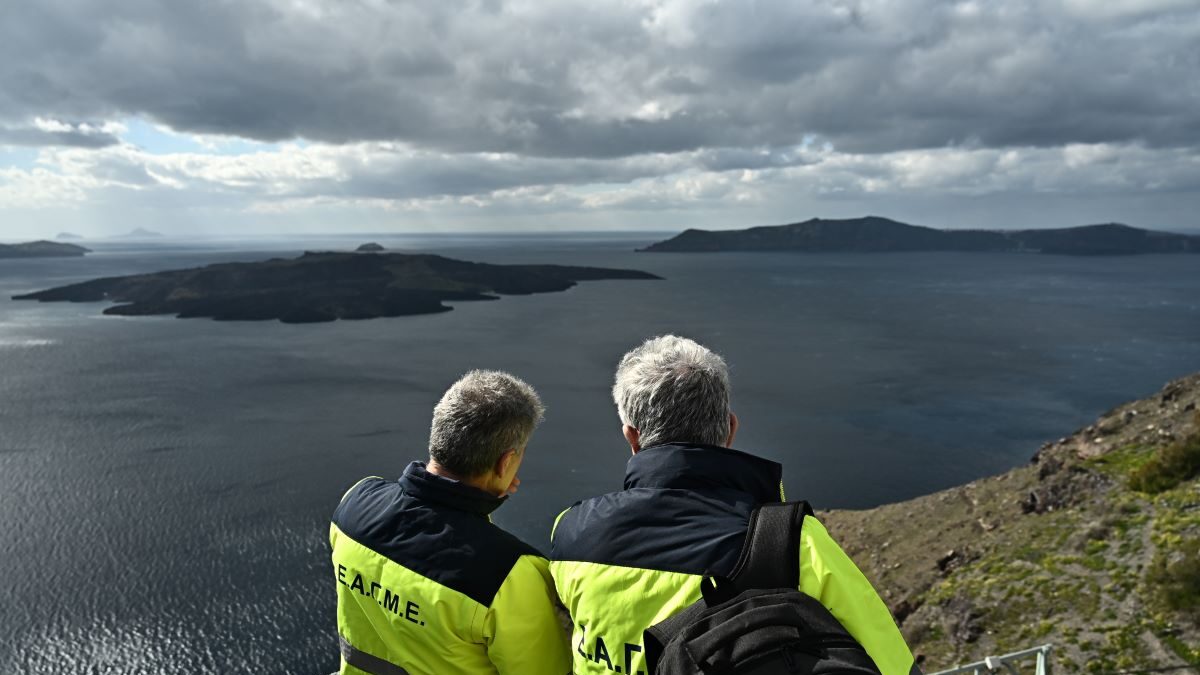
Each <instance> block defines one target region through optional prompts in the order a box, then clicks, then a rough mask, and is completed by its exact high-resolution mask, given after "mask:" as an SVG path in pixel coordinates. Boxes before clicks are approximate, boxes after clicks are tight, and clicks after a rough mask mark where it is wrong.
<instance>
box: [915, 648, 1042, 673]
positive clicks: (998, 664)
mask: <svg viewBox="0 0 1200 675" xmlns="http://www.w3.org/2000/svg"><path fill="white" fill-rule="evenodd" d="M1053 648H1054V645H1042V646H1040V647H1033V648H1032V649H1023V650H1021V651H1019V652H1013V653H1011V654H1005V655H1003V656H989V657H987V658H985V659H984V660H982V661H977V662H975V663H968V664H967V665H965V666H955V667H954V668H951V669H950V670H942V671H939V672H936V673H932V675H960V674H966V673H970V675H989V674H990V673H999V672H1002V671H1001V669H1002V668H1003V669H1004V671H1006V672H1008V673H1009V674H1010V675H1021V672H1022V671H1020V670H1018V669H1017V662H1018V661H1027V660H1028V659H1029V658H1030V657H1034V658H1035V660H1034V667H1035V670H1034V671H1033V673H1034V675H1050V650H1051V649H1053ZM1026 672H1027V671H1026Z"/></svg>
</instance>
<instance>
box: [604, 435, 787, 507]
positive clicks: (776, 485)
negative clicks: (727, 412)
mask: <svg viewBox="0 0 1200 675" xmlns="http://www.w3.org/2000/svg"><path fill="white" fill-rule="evenodd" d="M782 478H783V466H781V465H780V464H779V463H777V462H772V461H771V460H769V459H763V458H762V457H755V456H754V455H751V454H749V453H745V452H741V451H740V450H734V449H732V448H722V447H720V446H716V445H696V444H691V443H667V444H665V445H655V446H653V447H649V448H642V449H641V450H640V451H639V452H638V453H637V454H636V455H634V456H633V457H631V458H630V459H629V463H628V464H626V466H625V489H627V490H628V489H629V488H639V487H640V488H647V487H648V488H675V489H681V490H705V489H708V490H711V489H714V488H725V489H733V490H739V491H741V492H745V493H748V494H750V495H751V496H752V497H754V500H755V502H756V503H760V504H761V503H766V502H777V501H780V499H781V493H780V481H781V480H782Z"/></svg>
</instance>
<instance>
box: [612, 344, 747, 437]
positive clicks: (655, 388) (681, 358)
mask: <svg viewBox="0 0 1200 675" xmlns="http://www.w3.org/2000/svg"><path fill="white" fill-rule="evenodd" d="M613 401H615V402H616V404H617V414H618V415H620V416H621V422H622V423H624V424H627V425H629V426H631V427H633V428H635V429H637V430H638V436H639V438H638V442H639V444H640V445H641V446H642V447H644V448H647V447H650V446H653V445H661V444H663V443H700V444H704V445H724V444H725V443H726V442H728V440H729V368H728V367H727V366H726V365H725V360H724V359H722V358H721V357H720V356H718V355H717V354H715V353H714V352H712V351H711V350H709V349H707V348H706V347H704V346H703V345H700V344H698V343H696V342H695V341H693V340H689V339H687V338H683V337H679V336H676V335H662V336H659V337H655V338H651V339H649V340H646V341H645V342H644V343H642V344H641V346H639V347H637V348H635V349H633V350H631V351H630V352H629V353H628V354H626V355H625V356H624V357H623V358H622V359H621V364H620V365H619V366H617V376H616V381H615V383H614V384H613Z"/></svg>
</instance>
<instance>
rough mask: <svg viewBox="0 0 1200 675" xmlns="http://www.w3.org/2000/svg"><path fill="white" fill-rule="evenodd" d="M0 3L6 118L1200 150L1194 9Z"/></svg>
mask: <svg viewBox="0 0 1200 675" xmlns="http://www.w3.org/2000/svg"><path fill="white" fill-rule="evenodd" d="M4 12H5V18H4V20H3V21H2V22H0V124H6V125H8V127H9V128H18V127H22V126H23V125H24V126H27V123H28V120H30V119H32V118H34V117H43V118H53V119H72V120H79V119H82V120H93V121H97V122H98V121H101V120H106V119H119V118H122V117H125V116H138V115H143V116H147V117H149V118H151V119H153V120H155V121H158V122H161V123H164V124H166V125H169V126H170V127H172V128H174V129H176V130H180V131H187V132H198V133H214V134H227V135H234V136H241V137H246V138H253V139H259V140H268V141H276V140H282V139H289V138H295V137H304V138H308V139H314V140H321V141H330V142H335V143H342V142H352V141H358V140H399V141H405V142H408V143H412V144H414V145H415V146H418V147H422V148H426V149H432V150H439V151H445V152H454V153H460V152H512V153H518V154H522V155H532V156H543V157H563V158H569V157H590V158H613V157H623V156H628V155H636V154H641V153H674V152H680V151H689V150H696V149H701V148H778V147H791V146H795V145H798V144H800V143H801V142H802V140H803V139H804V138H805V137H806V136H815V137H818V138H819V139H821V140H822V141H825V140H827V141H830V142H832V143H834V145H835V146H836V147H837V148H838V149H839V150H844V151H850V152H868V153H875V152H886V151H893V150H903V149H915V148H929V147H939V146H945V145H948V144H952V145H965V146H971V147H1008V146H1056V145H1062V144H1066V143H1072V142H1083V143H1096V142H1140V143H1145V144H1147V145H1150V146H1156V147H1187V146H1193V145H1196V144H1197V142H1198V139H1200V122H1198V121H1197V119H1198V116H1197V115H1196V114H1195V111H1196V110H1197V109H1200V87H1198V86H1197V78H1196V76H1195V73H1196V72H1200V49H1196V45H1197V41H1198V40H1200V12H1198V11H1197V10H1196V8H1195V4H1194V2H1191V1H1189V0H1181V1H1179V2H1174V1H1172V0H1140V1H1139V0H1105V1H1104V2H1101V1H1100V0H1096V1H1095V2H1093V1H1091V0H1045V1H1041V0H1009V1H1007V2H983V1H979V2H965V1H964V2H947V1H943V0H903V1H895V2H881V1H870V0H842V1H838V0H829V1H825V2H795V1H793V0H753V1H750V0H748V1H746V2H726V3H719V2H717V3H709V2H685V1H679V2H676V1H674V0H663V1H662V2H651V1H649V0H647V1H646V2H642V3H621V4H606V3H594V2H578V3H570V2H557V3H531V4H519V3H502V2H498V1H496V2H471V1H466V0H451V1H441V0H439V1H432V0H427V1H421V2H409V3H383V2H375V1H373V0H360V1H358V2H338V3H334V2H318V1H316V0H288V1H286V2H285V1H284V0H278V1H272V2H266V1H244V2H233V1H228V0H227V1H220V2H205V3H193V2H168V1H166V0H159V1H150V0H127V1H125V2H121V3H100V2H89V1H87V0H42V1H39V2H26V3H11V6H10V7H7V8H6V9H5V10H4ZM61 140H64V141H65V140H69V139H61ZM75 140H80V141H82V140H84V139H81V138H77V139H75ZM87 140H88V141H89V142H93V143H100V141H101V140H102V139H101V138H100V137H98V136H97V137H95V138H90V139H87ZM106 140H107V139H106ZM0 142H4V141H3V140H2V139H0ZM10 142H12V141H10ZM766 156H768V157H769V156H770V152H768V153H767V155H766ZM718 164H719V163H718Z"/></svg>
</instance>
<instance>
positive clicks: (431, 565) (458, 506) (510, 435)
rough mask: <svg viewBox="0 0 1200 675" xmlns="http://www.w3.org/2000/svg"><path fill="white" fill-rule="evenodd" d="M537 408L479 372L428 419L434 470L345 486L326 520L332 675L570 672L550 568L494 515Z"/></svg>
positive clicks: (518, 390)
mask: <svg viewBox="0 0 1200 675" xmlns="http://www.w3.org/2000/svg"><path fill="white" fill-rule="evenodd" d="M542 412H543V408H542V402H541V400H540V399H538V395H537V393H535V392H534V390H533V388H532V387H530V386H529V385H528V384H526V383H525V382H523V381H521V380H520V379H518V378H516V377H513V376H512V375H509V374H507V373H501V372H496V371H483V370H474V371H471V372H469V373H467V374H466V375H464V376H463V377H462V379H460V380H458V381H457V382H455V383H454V385H453V386H451V387H450V389H449V390H447V391H446V393H445V395H443V396H442V399H441V401H439V402H438V404H437V406H436V407H435V408H434V409H433V424H432V425H431V428H430V432H429V462H428V463H427V464H425V463H421V462H413V463H411V464H409V465H408V468H406V469H405V470H404V475H402V476H401V477H400V479H399V480H396V481H390V480H385V479H383V478H378V477H372V478H366V479H364V480H362V481H360V482H359V483H358V484H357V485H355V486H354V487H352V488H350V491H349V492H347V493H346V495H345V496H344V497H343V498H342V501H341V503H340V504H339V505H338V507H337V509H336V510H335V511H334V513H333V522H332V524H331V525H330V535H329V538H330V543H331V545H332V547H333V571H334V578H335V580H336V582H337V585H336V588H337V599H338V602H337V622H338V640H339V645H340V651H341V656H342V658H341V669H340V671H339V672H340V673H343V674H350V675H359V674H361V673H367V674H369V675H442V674H444V673H468V674H469V673H502V674H503V673H521V674H522V675H525V674H527V673H533V674H534V675H564V673H567V672H568V671H569V670H570V662H571V659H570V654H569V652H568V646H567V642H566V636H565V635H564V633H563V631H562V628H561V625H560V623H559V621H558V617H557V614H556V601H555V599H554V589H553V586H552V582H551V580H550V573H549V570H548V568H547V562H546V559H545V558H544V557H543V556H542V555H541V554H540V553H538V551H537V550H536V549H534V548H533V547H532V546H529V545H528V544H526V543H524V542H522V541H521V540H519V539H517V538H516V537H514V536H513V535H511V534H509V533H507V532H505V531H503V530H501V529H500V528H498V527H496V526H495V525H493V524H492V522H491V517H490V514H491V512H492V511H494V510H496V508H498V507H499V506H500V505H501V504H502V503H504V500H505V499H507V497H508V495H510V494H512V493H514V492H516V490H517V486H518V485H520V480H519V479H518V478H517V472H518V470H519V469H520V468H521V461H522V460H523V459H524V456H525V448H526V446H527V445H528V443H529V438H530V436H531V435H532V434H533V430H534V427H536V426H537V424H538V422H540V421H541V419H542Z"/></svg>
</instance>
